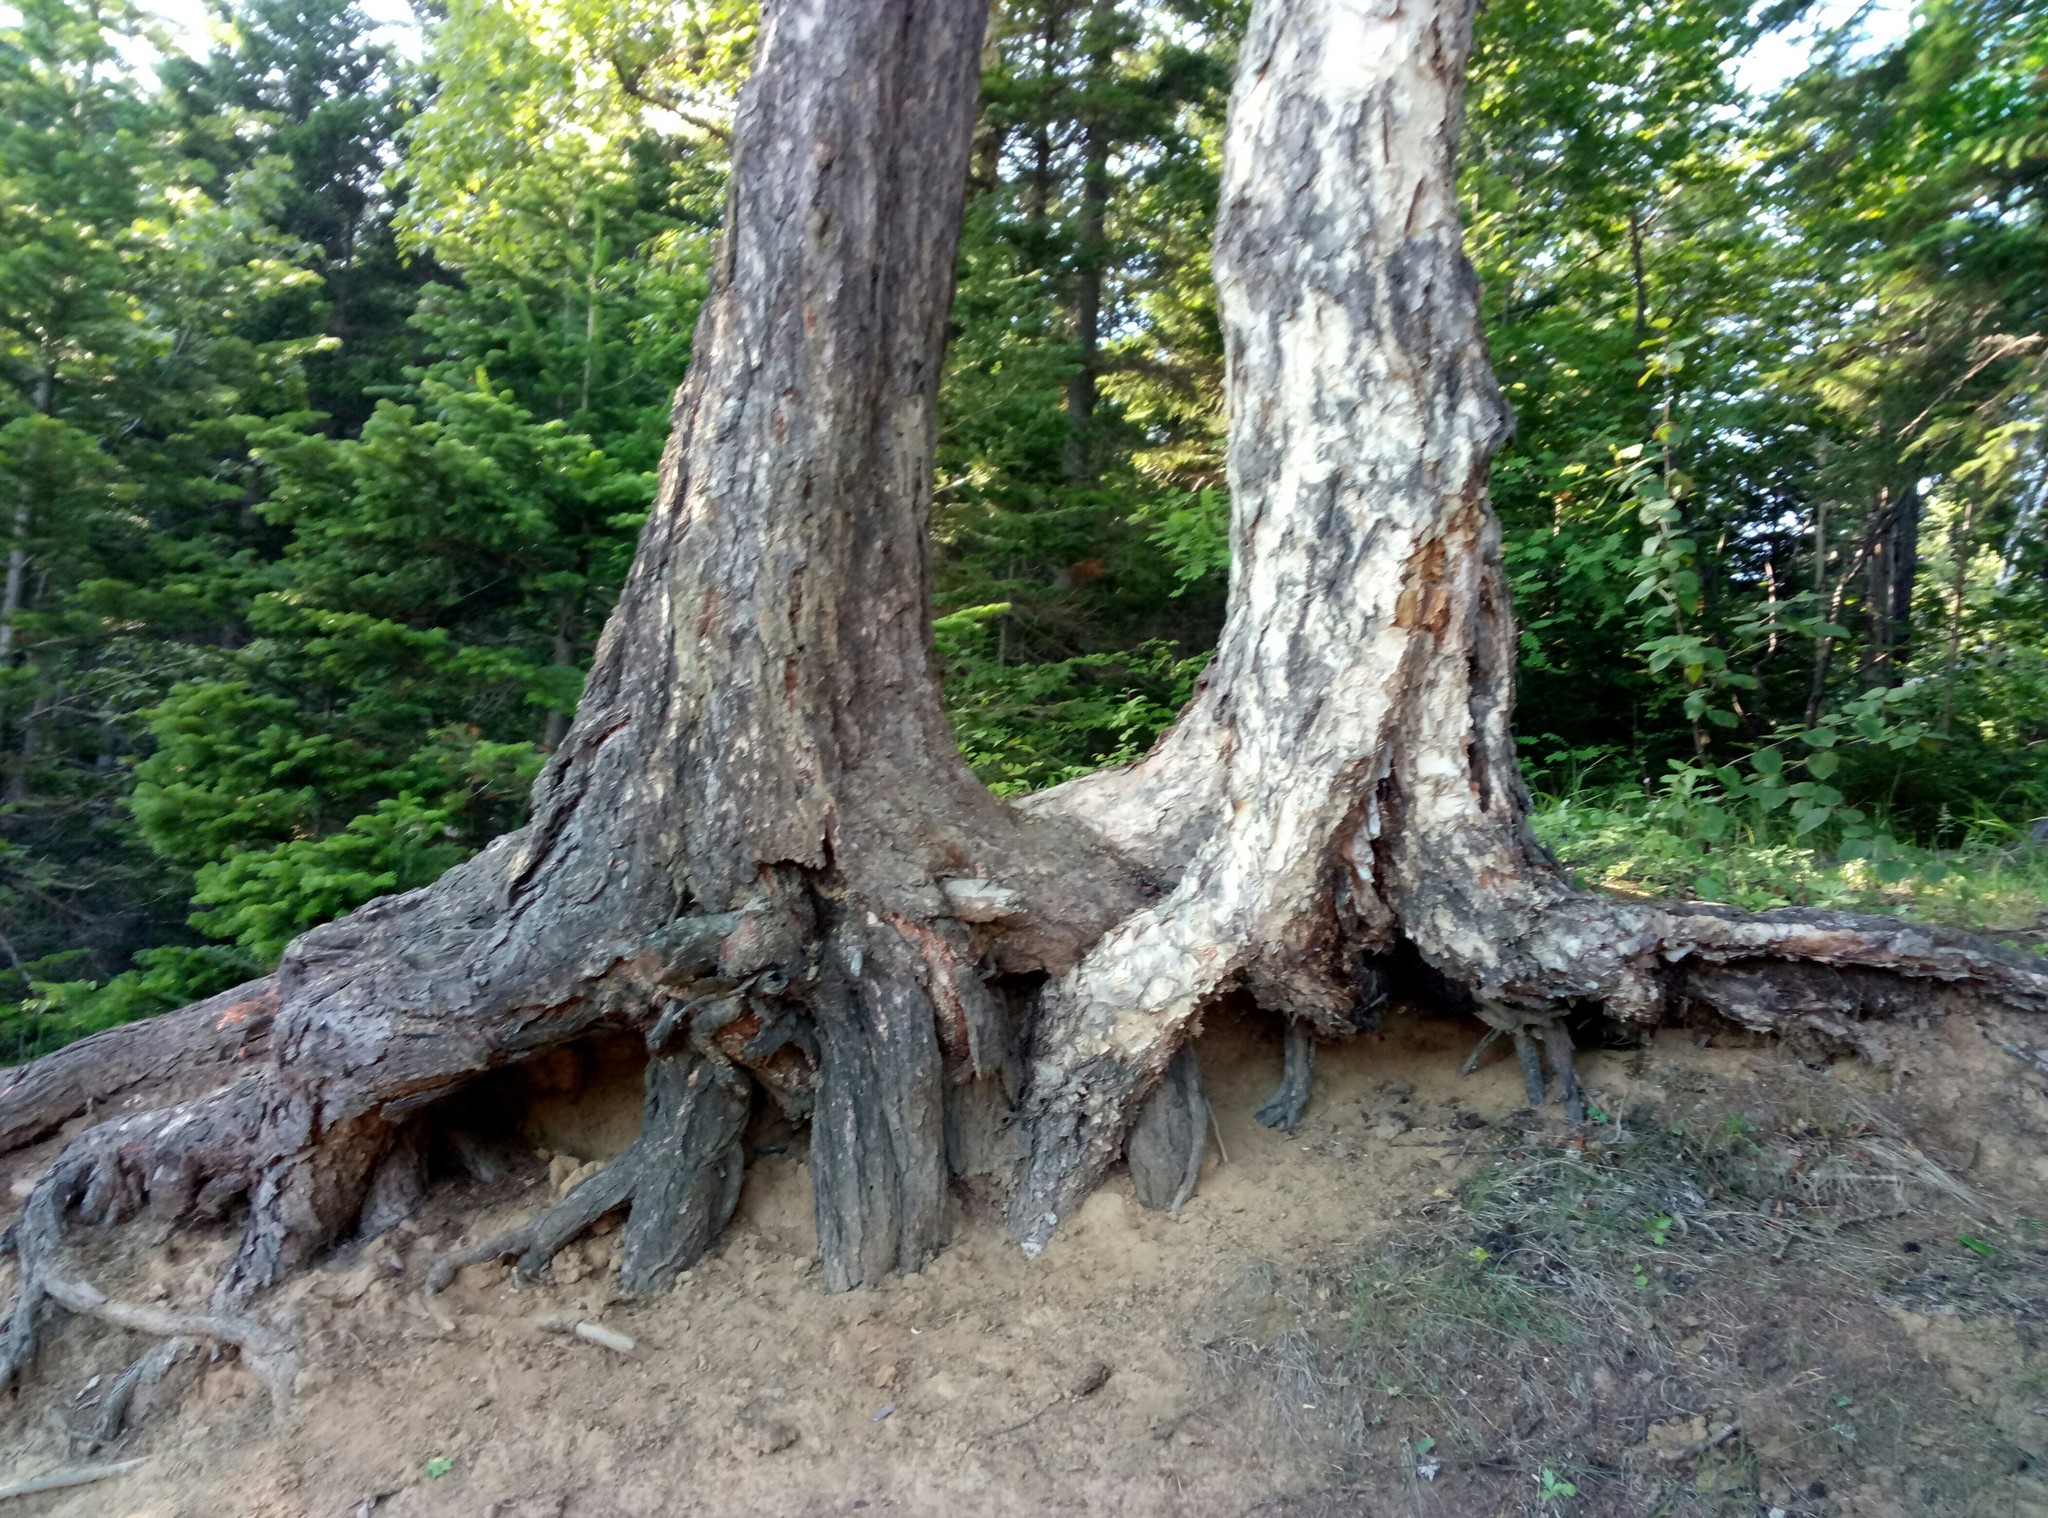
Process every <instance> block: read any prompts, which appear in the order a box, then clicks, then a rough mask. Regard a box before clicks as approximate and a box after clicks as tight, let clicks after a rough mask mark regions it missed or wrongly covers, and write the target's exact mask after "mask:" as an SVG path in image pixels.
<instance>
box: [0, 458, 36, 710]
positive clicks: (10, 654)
mask: <svg viewBox="0 0 2048 1518" xmlns="http://www.w3.org/2000/svg"><path fill="white" fill-rule="evenodd" d="M33 521H34V513H33V511H32V510H31V508H30V506H29V501H28V490H27V487H26V486H24V487H23V488H22V495H21V499H20V501H18V502H17V503H16V504H15V507H14V522H13V530H12V531H11V532H10V533H9V534H8V544H9V546H8V549H7V585H6V589H5V591H4V592H0V669H5V668H6V667H7V666H9V665H10V664H12V663H13V662H14V624H15V619H16V618H17V617H19V616H20V615H21V602H22V592H23V590H24V589H26V587H27V585H28V533H29V527H30V525H31V524H32V522H33Z"/></svg>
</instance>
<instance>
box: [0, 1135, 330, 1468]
mask: <svg viewBox="0 0 2048 1518" xmlns="http://www.w3.org/2000/svg"><path fill="white" fill-rule="evenodd" d="M89 1174H90V1172H89V1171H88V1170H87V1169H86V1168H85V1167H83V1166H71V1167H60V1168H59V1170H58V1171H57V1172H56V1173H54V1174H53V1175H52V1176H46V1177H45V1178H44V1180H43V1181H42V1182H41V1183H40V1184H39V1185H38V1186H37V1188H36V1190H35V1191H34V1192H33V1193H31V1194H30V1197H29V1200H28V1204H27V1206H26V1207H25V1208H24V1209H23V1212H22V1217H21V1221H20V1223H19V1224H17V1225H16V1228H15V1234H14V1241H15V1249H16V1252H17V1253H18V1254H19V1256H20V1268H21V1280H20V1288H19V1291H18V1293H17V1296H16V1300H15V1306H14V1312H13V1314H12V1315H11V1316H10V1318H9V1320H8V1324H7V1331H6V1335H5V1338H4V1340H0V1386H5V1385H8V1384H10V1383H11V1382H12V1381H13V1379H14V1378H15V1377H16V1376H18V1375H19V1374H20V1373H21V1372H22V1370H23V1369H25V1368H26V1366H27V1364H28V1361H29V1359H30V1358H31V1356H33V1354H34V1353H35V1346H36V1342H37V1335H38V1329H39V1320H40V1318H41V1316H42V1312H43V1308H44V1304H45V1303H54V1304H55V1305H56V1306H58V1307H61V1308H64V1309H65V1310H66V1311H68V1312H73V1313H78V1314H81V1315H84V1316H89V1317H95V1318H99V1319H101V1320H102V1321H104V1322H107V1323H111V1324H113V1325H114V1326H115V1327H117V1328H123V1329H127V1330H129V1331H131V1332H135V1333H143V1334H151V1335H155V1336H156V1337H158V1338H161V1339H163V1340H165V1341H166V1342H165V1343H164V1344H163V1345H160V1346H158V1348H157V1349H156V1350H154V1351H152V1352H151V1353H150V1354H148V1355H145V1356H144V1357H143V1358H142V1359H141V1360H139V1361H137V1362H136V1364H135V1365H134V1366H132V1367H131V1368H130V1369H129V1371H128V1372H127V1373H125V1374H124V1375H123V1376H122V1377H121V1378H120V1380H119V1381H117V1382H116V1383H115V1386H114V1388H113V1389H112V1390H111V1391H110V1392H109V1394H108V1400H107V1403H106V1405H105V1406H104V1408H103V1411H102V1415H101V1421H100V1424H99V1428H98V1431H97V1436H98V1437H101V1438H109V1437H112V1436H113V1435H114V1434H116V1433H118V1432H119V1429H120V1426H121V1424H122V1423H123V1422H124V1421H125V1420H126V1418H127V1414H128V1411H129V1408H130V1406H131V1404H132V1402H133V1399H134V1397H135V1396H136V1394H137V1393H138V1392H140V1391H143V1390H145V1389H147V1388H148V1387H149V1386H151V1385H152V1384H153V1383H154V1382H155V1381H156V1380H158V1379H159V1378H160V1377H162V1376H163V1374H164V1373H165V1372H166V1371H168V1370H169V1369H170V1368H171V1367H172V1366H173V1365H175V1364H177V1363H178V1362H179V1361H181V1360H182V1359H184V1358H185V1357H186V1356H187V1355H188V1354H190V1353H191V1351H192V1349H193V1348H194V1347H195V1341H201V1340H210V1341H213V1342H215V1343H220V1344H227V1345H232V1346H233V1347H234V1348H236V1349H237V1350H238V1351H240V1353H241V1357H242V1362H243V1363H244V1364H245V1365H247V1366H248V1367H249V1368H250V1369H251V1370H253V1371H255V1372H256V1374H257V1375H258V1376H260V1377H261V1378H262V1379H263V1380H264V1382H265V1383H266V1384H267V1386H268V1387H269V1389H270V1406H271V1417H272V1421H273V1422H274V1423H275V1424H278V1425H282V1424H283V1422H284V1421H285V1419H286V1417H287V1416H288V1415H289V1413H290V1408H291V1392H292V1381H293V1378H294V1376H295V1375H296V1373H297V1369H298V1365H297V1357H296V1355H295V1354H294V1352H293V1347H292V1343H291V1340H290V1338H289V1337H288V1336H287V1335H285V1334H283V1333H280V1332H279V1331H277V1330H276V1329H273V1328H271V1327H269V1326H268V1325H267V1324H264V1323H261V1322H259V1321H257V1320H256V1319H254V1318H251V1317H247V1316H244V1315H242V1314H240V1313H237V1312H233V1311H230V1310H227V1309H226V1308H225V1307H224V1306H223V1305H222V1303H221V1301H220V1300H219V1298H220V1297H221V1295H222V1294H223V1293H224V1291H225V1288H223V1293H216V1302H215V1306H214V1310H212V1311H209V1312H203V1313H201V1312H176V1311H171V1310H168V1309H164V1308H159V1307H148V1306H143V1305H141V1304H139V1303H134V1302H123V1301H120V1300H118V1299H116V1298H113V1297H109V1296H108V1295H107V1294H106V1293H105V1292H103V1291H101V1290H100V1289H99V1288H98V1287H97V1286H94V1285H93V1284H91V1283H90V1282H89V1281H86V1280H84V1279H83V1278H81V1277H79V1276H77V1275H74V1274H73V1273H72V1272H71V1271H70V1270H69V1269H68V1268H67V1266H66V1265H65V1262H64V1258H63V1217H64V1213H65V1212H66V1211H67V1210H68V1209H69V1208H70V1207H71V1206H73V1205H74V1204H75V1203H76V1202H77V1201H78V1200H79V1197H80V1195H81V1194H82V1193H83V1192H84V1191H85V1189H86V1187H87V1185H88V1176H89Z"/></svg>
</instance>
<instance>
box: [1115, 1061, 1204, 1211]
mask: <svg viewBox="0 0 2048 1518" xmlns="http://www.w3.org/2000/svg"><path fill="white" fill-rule="evenodd" d="M1208 1148H1209V1098H1208V1095H1207V1093H1206V1092H1204V1091H1203V1089H1202V1067H1201V1065H1200V1064H1199V1063H1198V1062H1197V1061H1196V1059H1195V1050H1194V1046H1193V1045H1192V1044H1182V1045H1181V1047H1180V1050H1179V1052H1177V1053H1176V1054H1175V1055H1174V1056H1173V1058H1172V1059H1171V1060H1170V1061H1168V1063H1167V1066H1166V1074H1165V1075H1163V1076H1162V1077H1160V1081H1159V1084H1158V1085H1157V1086H1155V1087H1153V1088H1152V1094H1151V1095H1150V1096H1149V1097H1147V1098H1146V1099H1145V1102H1144V1105H1143V1106H1141V1107H1140V1108H1139V1109H1138V1120H1137V1121H1136V1122H1135V1123H1133V1124H1132V1125H1131V1136H1130V1140H1129V1142H1128V1143H1127V1144H1126V1145H1125V1150H1124V1157H1125V1159H1126V1160H1127V1161H1128V1162H1129V1163H1130V1167H1131V1180H1132V1182H1133V1184H1135V1186H1136V1187H1137V1191H1138V1201H1139V1202H1140V1203H1141V1204H1142V1205H1144V1206H1146V1207H1149V1208H1151V1209H1152V1210H1153V1211H1154V1212H1169V1213H1171V1212H1179V1211H1180V1210H1181V1208H1182V1207H1183V1206H1185V1205H1186V1204H1187V1200H1188V1198H1189V1197H1191V1196H1193V1195H1194V1193H1195V1181H1196V1179H1197V1178H1198V1177H1199V1176H1200V1175H1201V1173H1202V1157H1203V1155H1205V1154H1206V1153H1207V1152H1208Z"/></svg>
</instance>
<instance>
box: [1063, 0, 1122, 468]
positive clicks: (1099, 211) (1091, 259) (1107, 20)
mask: <svg viewBox="0 0 2048 1518" xmlns="http://www.w3.org/2000/svg"><path fill="white" fill-rule="evenodd" d="M1115 24H1116V17H1115V14H1114V7H1112V6H1110V5H1108V4H1105V3H1103V0H1097V3H1096V5H1095V7H1094V10H1093V11H1092V12H1091V13H1090V15H1089V17H1088V21H1087V23H1086V27H1085V30H1086V32H1087V34H1088V41H1089V49H1088V55H1087V62H1086V64H1085V67H1084V72H1083V74H1082V90H1083V99H1084V100H1085V101H1086V102H1087V103H1086V105H1085V106H1084V110H1085V111H1086V112H1088V113H1090V114H1089V115H1088V117H1087V118H1086V119H1084V121H1083V124H1082V127H1081V209H1080V216H1079V224H1078V226H1077V227H1076V229H1075V231H1076V236H1075V243H1074V295H1073V328H1074V350H1075V352H1074V372H1073V373H1072V374H1070V375H1068V376H1067V440H1066V446H1065V449H1064V452H1063V456H1062V461H1061V470H1062V473H1063V474H1064V475H1065V477H1066V481H1067V483H1068V484H1069V485H1085V484H1088V483H1089V482H1090V481H1091V479H1092V477H1093V470H1092V468H1091V465H1090V459H1089V453H1090V436H1089V434H1090V432H1091V431H1092V429H1093V424H1094V420H1095V401H1096V390H1097V384H1098V381H1099V379H1100V372H1101V368H1102V352H1101V350H1102V276H1103V273H1104V270H1105V268H1106V266H1107V265H1108V262H1109V236H1108V231H1107V225H1108V220H1109V149H1110V132H1109V126H1108V123H1107V122H1106V121H1104V120H1103V119H1101V118H1102V115H1103V112H1104V109H1105V108H1104V106H1103V104H1102V101H1101V99H1100V95H1101V93H1102V92H1103V91H1104V90H1106V89H1107V88H1108V87H1109V70H1110V66H1111V65H1112V64H1113V63H1114V62H1115V60H1116V53H1115V33H1114V30H1113V28H1114V26H1115Z"/></svg>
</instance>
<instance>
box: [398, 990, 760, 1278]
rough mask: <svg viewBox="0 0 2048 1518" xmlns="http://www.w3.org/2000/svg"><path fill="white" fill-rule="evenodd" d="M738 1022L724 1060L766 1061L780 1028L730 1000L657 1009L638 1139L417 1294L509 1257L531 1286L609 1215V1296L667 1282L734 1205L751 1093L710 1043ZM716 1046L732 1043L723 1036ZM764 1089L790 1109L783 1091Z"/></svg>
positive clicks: (438, 1272) (449, 1261) (433, 1274)
mask: <svg viewBox="0 0 2048 1518" xmlns="http://www.w3.org/2000/svg"><path fill="white" fill-rule="evenodd" d="M743 1019H744V1020H745V1025H746V1026H745V1031H747V1032H751V1033H752V1037H751V1038H749V1039H748V1040H747V1041H746V1042H745V1043H744V1044H743V1045H742V1046H741V1047H740V1048H739V1049H737V1050H736V1052H738V1053H740V1054H741V1055H743V1056H745V1057H749V1058H752V1059H755V1060H763V1059H767V1058H770V1057H772V1056H773V1055H774V1054H776V1053H778V1052H780V1050H781V1049H782V1047H783V1046H784V1042H785V1041H786V1040H787V1039H788V1038H789V1037H790V1036H791V1031H792V1030H791V1029H790V1027H789V1025H787V1024H784V1025H781V1026H778V1025H776V1024H775V1023H774V1022H773V1021H772V1020H771V1021H770V1022H769V1023H768V1024H767V1025H766V1026H762V1021H761V1019H760V1018H759V1016H758V1015H757V1014H755V1013H753V1012H751V1011H750V1009H749V1007H748V1004H747V1002H746V1000H745V998H744V997H742V996H740V995H738V994H732V995H729V996H726V997H722V998H719V999H717V1000H716V1001H709V1000H706V999H699V1000H698V1001H696V1002H692V1003H687V1004H680V1005H678V1006H675V1007H672V1008H670V1010H669V1011H667V1012H665V1013H664V1014H663V1015H662V1017H661V1018H660V1020H659V1021H657V1022H656V1024H655V1025H654V1028H653V1029H652V1031H650V1032H649V1034H648V1036H647V1041H648V1044H649V1046H650V1048H651V1049H652V1050H653V1054H652V1057H651V1058H650V1059H649V1061H648V1064H647V1074H646V1095H645V1098H644V1104H643V1106H642V1109H641V1117H640V1134H639V1137H637V1138H635V1139H634V1140H633V1142H632V1144H631V1145H630V1146H628V1147H627V1148H626V1150H625V1151H624V1152H623V1153H621V1154H620V1155H619V1156H618V1157H617V1158H615V1159H614V1160H612V1161H611V1163H609V1164H608V1165H606V1166H605V1167H604V1169H602V1170H600V1171H599V1172H598V1173H597V1174H596V1175H593V1176H591V1177H589V1178H588V1179H587V1180H584V1181H583V1182H581V1183H580V1184H579V1185H577V1186H576V1187H575V1188H574V1189H572V1190H571V1191H570V1192H569V1194H568V1195H567V1196H565V1197H563V1198H562V1200H561V1201H559V1202H557V1203H556V1204H555V1205H554V1206H552V1207H550V1208H548V1209H547V1210H546V1211H544V1212H542V1213H541V1214H540V1215H539V1216H537V1217H535V1218H532V1219H530V1220H529V1221H527V1222H526V1223H523V1224H521V1225H520V1226H519V1227H517V1228H513V1229H509V1230H507V1231H506V1232H504V1233H499V1234H494V1235H492V1236H491V1237H490V1238H487V1239H484V1240H482V1241H481V1242H479V1243H476V1244H473V1245H470V1246H469V1247H468V1248H466V1249H460V1250H456V1251H454V1252H452V1253H450V1254H446V1255H443V1256H442V1257H441V1258H440V1259H438V1260H436V1261H435V1262H434V1263H433V1265H432V1266H431V1267H430V1268H429V1269H428V1271H427V1280H426V1292H427V1295H429V1296H432V1295H434V1294H436V1293H438V1292H441V1291H443V1290H445V1289H446V1288H447V1286H448V1284H449V1283H450V1282H451V1281H453V1280H454V1279H455V1275H456V1272H457V1271H459V1270H461V1269H462V1268H463V1267H464V1266H465V1265H478V1264H482V1263H484V1262H485V1261H488V1260H502V1259H506V1258H508V1257H512V1258H515V1261H516V1263H515V1264H514V1266H513V1269H514V1271H515V1272H516V1273H517V1275H518V1276H519V1277H520V1279H521V1280H524V1281H529V1282H531V1281H538V1280H541V1279H543V1278H544V1277H545V1276H546V1275H547V1273H548V1269H549V1266H550V1265H551V1263H552V1262H553V1260H554V1257H555V1256H556V1255H557V1254H559V1253H560V1252H561V1251H562V1249H563V1248H564V1247H565V1246H567V1245H568V1244H569V1243H570V1242H571V1241H573V1240H574V1239H576V1238H577V1237H578V1236H579V1235H580V1234H582V1233H583V1232H584V1230H585V1229H587V1228H589V1227H590V1226H591V1225H592V1224H593V1223H595V1222H597V1221H598V1219H600V1218H602V1217H604V1216H605V1215H606V1214H607V1213H611V1212H615V1211H617V1210H618V1209H619V1208H620V1207H625V1208H627V1209H628V1210H627V1213H626V1226H625V1229H624V1231H623V1237H622V1240H621V1259H620V1265H619V1286H620V1289H621V1290H624V1291H629V1292H637V1293H647V1292H659V1291H666V1290H668V1289H669V1288H670V1287H671V1286H673V1285H674V1284H675V1280H676V1277H677V1276H678V1275H680V1274H681V1273H682V1272H683V1271H685V1270H688V1269H689V1268H690V1267H691V1266H692V1265H694V1264H696V1263H697V1261H698V1260H699V1259H701V1258H702V1257H703V1254H704V1251H705V1250H706V1249H708V1248H710V1247H711V1244H712V1242H713V1240H715V1239H716V1238H717V1237H718V1235H719V1233H720V1231H721V1230H722V1229H723V1228H724V1227H725V1225H726V1222H727V1221H728V1220H729V1219H730V1218H731V1217H732V1214H733V1209H734V1208H735V1207H736V1206H738V1205H739V1198H740V1182H741V1180H742V1179H743V1177H744V1173H745V1155H744V1153H743V1152H742V1148H741V1143H740V1139H741V1135H742V1134H743V1133H744V1132H745V1129H746V1125H747V1118H748V1116H749V1115H750V1113H751V1111H752V1108H753V1085H752V1082H751V1081H750V1080H749V1078H748V1076H747V1075H746V1073H745V1071H743V1070H742V1069H741V1068H740V1067H739V1065H737V1064H736V1063H735V1062H734V1061H733V1059H731V1058H729V1057H728V1056H727V1054H726V1052H725V1050H724V1049H723V1048H722V1047H721V1039H720V1035H721V1034H728V1035H729V1034H730V1033H731V1032H732V1030H734V1029H735V1028H738V1027H740V1026H741V1024H742V1021H743ZM723 1042H725V1043H731V1042H734V1040H733V1038H731V1037H730V1036H728V1037H727V1038H726V1039H724V1040H723ZM764 1043H766V1044H772V1047H763V1045H764ZM677 1044H680V1045H681V1047H675V1045H677ZM770 1089H771V1092H772V1093H774V1094H776V1095H777V1096H778V1098H779V1099H782V1100H784V1101H785V1102H791V1101H793V1098H792V1096H791V1094H790V1093H789V1092H788V1091H786V1090H778V1089H777V1088H776V1087H774V1086H772V1085H771V1087H770Z"/></svg>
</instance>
